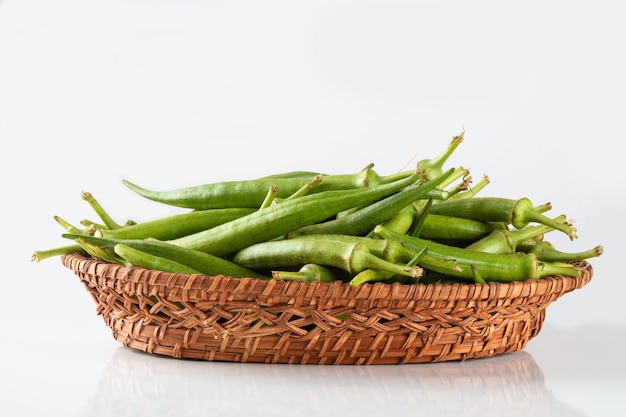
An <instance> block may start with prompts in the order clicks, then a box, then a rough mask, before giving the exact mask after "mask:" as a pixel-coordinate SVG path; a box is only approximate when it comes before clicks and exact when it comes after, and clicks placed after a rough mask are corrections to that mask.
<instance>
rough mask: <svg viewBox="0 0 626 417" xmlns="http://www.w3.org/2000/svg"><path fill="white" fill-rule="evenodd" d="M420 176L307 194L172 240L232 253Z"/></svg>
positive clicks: (387, 192) (220, 253)
mask: <svg viewBox="0 0 626 417" xmlns="http://www.w3.org/2000/svg"><path fill="white" fill-rule="evenodd" d="M419 177H420V174H414V175H412V176H410V177H407V178H404V179H401V180H397V181H394V182H392V183H389V184H384V185H379V186H375V187H367V188H360V189H355V190H335V191H324V192H319V193H315V194H310V195H305V196H302V197H299V198H296V199H293V200H288V201H283V202H281V203H279V204H273V205H271V206H269V207H266V208H264V209H262V210H258V211H255V212H254V213H251V214H249V215H247V216H244V217H240V218H238V219H235V220H233V221H230V222H228V223H224V224H221V225H219V226H216V227H213V228H211V229H208V230H205V231H202V232H198V233H194V234H192V235H188V236H184V237H181V238H179V239H174V240H171V241H170V242H171V243H173V244H175V245H179V246H183V247H187V248H190V249H195V250H199V251H201V252H207V253H211V254H213V255H216V256H223V255H229V254H232V253H234V252H236V251H238V250H240V249H243V248H245V247H247V246H250V245H253V244H255V243H259V242H264V241H268V240H272V239H276V238H278V237H281V236H283V235H286V234H288V233H289V232H292V231H294V230H296V229H299V228H301V227H304V226H307V225H310V224H313V223H317V222H320V221H323V220H325V219H328V218H329V217H331V216H334V215H336V214H337V213H339V212H340V211H343V210H347V209H349V208H350V207H355V206H359V205H361V204H365V203H368V202H370V203H371V202H373V201H377V200H379V199H381V198H384V197H386V196H388V195H390V194H393V193H395V192H398V191H399V190H401V189H403V188H405V187H407V186H409V185H410V184H412V183H414V182H415V181H417V180H418V179H419Z"/></svg>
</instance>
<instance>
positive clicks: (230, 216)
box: [96, 208, 255, 240]
mask: <svg viewBox="0 0 626 417" xmlns="http://www.w3.org/2000/svg"><path fill="white" fill-rule="evenodd" d="M254 211H255V209H252V208H225V209H212V210H196V211H190V212H187V213H179V214H174V215H171V216H166V217H162V218H158V219H155V220H150V221H146V222H140V223H137V224H134V225H131V226H124V227H120V228H118V229H112V230H109V229H99V230H98V231H97V232H96V235H98V236H102V237H109V238H114V239H146V238H153V239H158V240H171V239H177V238H179V237H183V236H187V235H190V234H193V233H197V232H200V231H202V230H207V229H210V228H212V227H215V226H218V225H220V224H223V223H226V222H229V221H231V220H234V219H238V218H240V217H243V216H245V215H248V214H250V213H253V212H254Z"/></svg>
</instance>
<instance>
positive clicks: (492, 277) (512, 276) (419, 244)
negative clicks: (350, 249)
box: [375, 225, 582, 282]
mask: <svg viewBox="0 0 626 417" xmlns="http://www.w3.org/2000/svg"><path fill="white" fill-rule="evenodd" d="M375 230H376V233H378V234H380V235H381V236H382V237H383V238H393V239H397V240H398V241H399V242H400V243H402V244H403V245H405V246H407V247H408V248H409V249H411V250H416V251H418V250H421V249H424V248H427V249H428V254H427V256H424V257H423V258H422V260H421V261H420V266H422V267H424V268H427V269H430V270H433V271H435V272H441V273H443V274H447V275H451V276H454V277H457V278H465V279H471V280H474V279H475V277H476V272H475V271H478V273H479V274H480V276H481V277H482V278H483V279H485V280H487V281H504V282H508V281H516V280H526V279H538V278H543V277H548V276H555V275H565V276H572V277H579V276H581V275H582V270H581V269H580V268H578V267H576V266H574V265H571V264H564V263H553V262H541V261H539V260H538V259H537V256H536V255H534V254H532V253H529V254H517V253H516V254H493V253H484V252H479V251H473V250H468V249H465V248H457V247H453V246H448V245H444V244H441V243H437V242H433V241H429V240H426V239H421V238H418V237H414V236H408V235H403V234H400V233H395V232H393V231H390V230H388V229H385V228H384V227H383V226H380V225H379V226H377V227H376V229H375ZM432 258H438V259H440V260H443V259H447V260H450V259H453V260H454V261H455V262H457V263H458V266H459V268H458V270H456V271H451V270H449V269H446V270H442V269H441V268H440V267H439V266H438V265H436V264H434V263H432V264H431V263H430V260H431V259H432Z"/></svg>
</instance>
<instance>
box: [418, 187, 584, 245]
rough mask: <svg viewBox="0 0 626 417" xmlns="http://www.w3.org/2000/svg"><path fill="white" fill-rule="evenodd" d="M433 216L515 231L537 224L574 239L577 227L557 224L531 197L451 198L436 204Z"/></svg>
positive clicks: (433, 208) (561, 223) (431, 210)
mask: <svg viewBox="0 0 626 417" xmlns="http://www.w3.org/2000/svg"><path fill="white" fill-rule="evenodd" d="M430 213H432V214H443V215H447V216H455V217H465V218H469V219H474V220H480V221H486V222H504V223H507V224H510V225H512V226H513V227H515V228H516V229H522V228H524V227H526V226H528V224H529V223H531V222H537V223H541V224H544V225H546V226H551V227H553V228H554V229H555V230H559V231H561V232H563V233H565V234H567V235H568V237H569V238H570V239H571V240H573V239H575V238H576V237H577V236H576V228H574V227H573V226H572V225H571V224H568V223H563V222H558V221H554V220H553V219H551V218H549V217H547V216H545V215H544V214H542V213H540V212H539V211H538V210H537V209H536V208H535V207H534V206H533V204H532V203H531V201H530V200H529V199H528V198H520V199H518V200H514V199H508V198H500V197H474V198H466V199H452V200H446V201H441V202H438V203H437V204H433V205H432V207H431V208H430Z"/></svg>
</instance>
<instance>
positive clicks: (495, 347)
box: [105, 310, 545, 365]
mask: <svg viewBox="0 0 626 417" xmlns="http://www.w3.org/2000/svg"><path fill="white" fill-rule="evenodd" d="M544 317H545V310H542V311H540V312H535V314H530V313H529V315H528V316H527V317H520V319H519V320H516V321H512V320H508V321H506V322H505V323H501V324H499V325H497V324H494V325H493V326H490V327H489V328H487V329H485V330H484V331H485V332H488V333H489V336H488V337H487V338H485V334H484V333H483V334H480V333H478V334H477V333H474V332H471V331H463V330H462V329H459V328H451V327H439V328H438V329H437V330H431V331H429V332H424V333H421V334H417V333H415V332H413V331H405V332H395V333H390V334H385V335H381V333H377V332H373V331H365V332H342V333H341V334H337V335H327V336H325V337H324V336H322V335H320V336H319V337H315V336H312V335H307V336H306V337H294V336H293V335H291V336H287V335H285V336H279V335H267V336H262V337H257V338H254V337H236V336H231V335H229V334H228V332H224V333H223V334H221V335H219V336H217V335H216V336H211V335H206V334H202V332H198V331H194V330H190V329H187V330H183V329H168V328H167V327H164V326H158V325H154V324H146V323H144V322H143V321H142V320H138V321H132V320H128V319H114V318H109V319H108V320H106V319H105V321H107V323H106V324H107V325H108V326H109V327H110V328H111V330H112V334H113V337H114V338H115V339H116V340H117V341H118V342H120V343H122V344H123V345H124V346H127V347H129V348H132V349H136V350H141V351H143V352H147V353H150V354H156V355H163V356H169V357H174V358H183V359H196V360H206V361H225V362H250V363H284V364H316V365H325V364H329V365H378V364H381V365H392V364H394V365H395V364H405V363H431V362H444V361H464V360H467V359H476V358H485V357H491V356H495V355H499V354H503V353H510V352H516V351H519V350H522V349H524V348H525V347H526V345H527V343H528V341H529V340H530V339H532V338H533V337H535V336H536V335H537V334H538V333H539V331H540V329H541V325H542V322H543V320H544ZM359 333H361V334H359ZM173 342H174V343H173Z"/></svg>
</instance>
